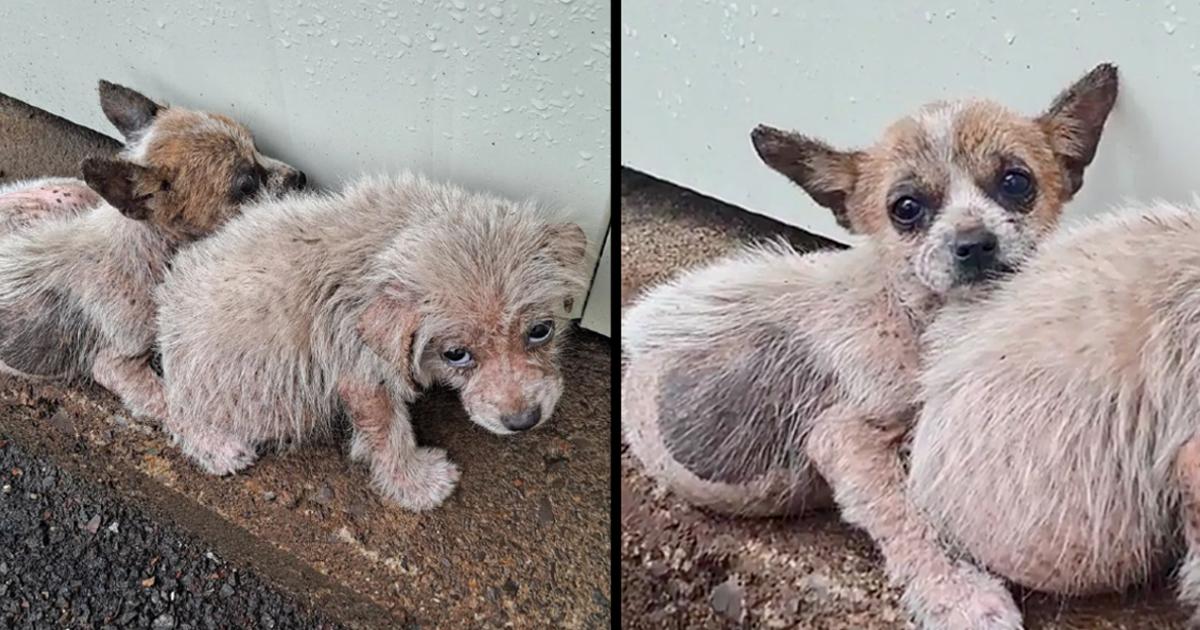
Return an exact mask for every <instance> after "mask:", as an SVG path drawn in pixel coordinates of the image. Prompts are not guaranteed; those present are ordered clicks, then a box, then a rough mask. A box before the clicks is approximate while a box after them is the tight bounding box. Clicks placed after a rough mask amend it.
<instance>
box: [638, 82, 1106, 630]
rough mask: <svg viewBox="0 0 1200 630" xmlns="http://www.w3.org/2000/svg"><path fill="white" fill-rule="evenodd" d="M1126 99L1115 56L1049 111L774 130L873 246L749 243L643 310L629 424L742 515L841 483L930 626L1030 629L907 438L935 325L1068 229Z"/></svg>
mask: <svg viewBox="0 0 1200 630" xmlns="http://www.w3.org/2000/svg"><path fill="white" fill-rule="evenodd" d="M1116 92H1117V75H1116V68H1115V67H1113V66H1111V65H1101V66H1099V67H1097V68H1096V69H1094V70H1093V71H1092V72H1091V73H1089V74H1088V75H1086V76H1084V77H1083V78H1082V79H1080V80H1079V81H1078V82H1077V83H1075V84H1074V85H1072V86H1071V87H1070V88H1069V89H1067V90H1066V91H1065V92H1063V93H1062V94H1061V95H1060V96H1059V97H1058V98H1057V99H1056V100H1055V101H1054V103H1053V104H1052V105H1051V107H1050V109H1049V110H1048V111H1047V112H1046V113H1044V114H1042V115H1041V116H1038V117H1036V118H1032V119H1030V118H1025V117H1022V116H1019V115H1017V114H1014V113H1012V112H1009V111H1008V110H1006V109H1004V108H1003V107H1001V106H999V105H997V104H994V103H990V102H982V101H973V102H958V103H935V104H932V105H929V106H926V107H924V108H922V109H921V110H920V111H919V112H917V113H916V114H915V115H914V116H911V117H907V118H903V119H901V120H900V121H898V122H896V123H895V124H893V125H892V126H891V127H889V128H888V129H887V131H886V132H885V133H884V136H883V138H882V139H881V140H880V141H879V142H878V143H877V144H876V145H875V146H873V147H871V148H869V149H866V150H861V151H837V150H834V149H833V148H831V147H829V146H827V145H825V144H823V143H821V142H819V141H816V140H813V139H810V138H806V137H804V136H800V135H797V134H791V133H785V132H782V131H778V130H775V129H772V128H769V127H759V128H758V129H756V130H755V131H754V133H753V134H752V139H753V141H754V146H755V148H756V149H757V151H758V154H759V156H760V157H762V159H763V160H764V161H765V162H766V163H767V164H768V165H769V166H771V167H772V168H774V169H775V170H777V171H779V172H781V173H782V174H784V175H786V176H787V177H788V178H790V179H791V180H792V181H794V182H795V183H797V184H799V185H800V186H801V187H802V188H803V189H804V190H805V191H806V192H807V193H808V194H809V195H810V196H811V197H812V198H813V199H814V200H815V201H817V202H818V203H820V204H821V205H823V206H825V207H827V208H829V209H830V210H832V211H833V212H834V215H835V216H836V217H837V219H838V221H839V223H841V224H842V225H843V226H844V227H846V228H847V229H849V230H850V231H851V232H853V233H855V234H859V235H864V236H866V240H865V242H864V243H862V244H861V245H859V246H857V247H854V248H852V249H849V250H846V251H839V252H818V253H811V254H807V255H799V254H796V253H795V252H793V251H791V250H790V249H788V248H786V247H784V246H775V247H765V248H758V249H751V250H747V251H745V252H743V253H741V254H739V255H737V256H735V257H733V258H731V259H729V260H726V261H723V262H719V263H717V264H714V265H712V266H710V267H707V268H704V269H700V270H697V271H693V272H691V273H688V274H685V275H683V276H682V277H680V278H678V279H677V280H675V281H674V282H672V283H669V284H667V285H665V286H662V287H659V288H657V289H655V290H652V291H650V292H649V293H648V294H647V295H646V296H645V297H644V298H643V299H642V300H641V301H639V302H638V303H637V304H636V305H634V306H632V307H631V308H630V309H629V310H628V311H627V313H626V315H625V319H624V322H623V325H624V328H623V330H624V333H625V336H624V346H623V348H624V351H625V356H626V359H627V365H626V366H625V374H624V380H623V384H622V392H623V402H624V405H623V410H624V411H623V414H624V415H623V427H624V430H625V436H626V440H627V442H628V443H629V447H630V449H631V451H632V452H633V454H634V455H635V456H637V457H638V458H639V459H640V460H641V462H642V463H643V464H644V465H645V467H646V470H647V472H648V474H649V475H650V476H651V477H653V478H655V479H657V480H658V481H659V482H661V483H662V484H663V485H665V486H667V487H669V488H671V489H672V490H674V491H675V492H676V493H677V494H679V495H680V496H682V497H683V498H684V499H686V500H688V501H690V502H692V503H695V504H697V505H700V506H703V507H707V508H710V509H714V510H717V511H722V512H729V513H734V514H747V515H776V514H785V513H796V512H800V511H802V510H806V509H812V508H815V507H820V506H823V505H828V503H829V501H830V498H831V496H830V495H831V494H832V499H833V500H834V502H835V503H836V504H837V505H838V506H839V507H840V508H841V510H842V515H843V516H844V518H846V520H848V521H849V522H851V523H853V524H855V525H858V526H860V527H862V528H863V529H865V530H866V531H867V532H868V533H869V534H870V535H871V536H872V537H873V538H874V539H875V540H876V541H877V542H878V543H879V545H880V546H881V548H882V550H883V553H884V557H885V559H886V561H887V565H888V570H889V573H890V575H892V576H893V578H894V579H895V580H897V581H899V582H900V583H902V584H904V585H905V586H906V599H907V603H908V605H909V607H910V609H912V610H913V611H914V613H915V614H916V616H917V617H918V619H919V620H920V621H921V622H922V623H923V624H924V625H926V626H928V627H936V628H960V627H964V628H965V627H989V628H991V627H1011V626H1012V625H1015V624H1017V623H1019V612H1018V611H1017V610H1016V608H1015V606H1014V604H1013V602H1012V599H1011V596H1010V595H1009V594H1008V593H1007V592H1006V591H1005V590H1004V589H1003V588H1002V587H1001V585H1000V584H999V583H997V582H995V581H994V580H992V579H990V578H988V577H986V576H985V575H983V574H982V573H979V572H977V571H975V570H973V569H970V568H969V567H966V566H958V565H955V564H953V563H951V562H950V561H949V560H948V559H947V558H945V557H944V555H943V554H942V553H941V551H940V550H939V549H938V547H937V546H936V545H935V544H934V541H933V537H932V533H931V532H930V531H929V530H928V528H927V527H926V526H925V524H924V523H923V522H922V521H921V520H920V519H919V518H918V517H917V515H916V514H915V512H914V511H913V509H912V507H911V505H910V504H909V502H908V500H907V498H906V497H905V496H904V492H903V490H904V488H903V485H904V472H903V468H902V464H901V461H900V459H899V454H898V448H899V444H900V441H901V439H902V438H903V437H904V435H905V433H906V432H907V430H908V428H909V426H910V421H911V420H912V415H913V410H914V402H915V401H916V396H917V370H918V367H919V362H918V358H919V353H920V344H919V335H920V333H921V331H922V330H923V329H924V328H925V326H926V324H927V323H928V322H929V321H930V320H931V319H932V318H933V316H934V315H935V314H936V313H937V311H938V309H939V308H940V307H941V306H942V305H943V304H944V303H945V302H946V301H947V300H968V299H970V298H971V297H972V296H973V295H975V294H977V293H978V292H980V291H982V290H983V289H984V288H985V287H986V286H987V285H988V284H990V282H989V281H990V280H991V279H993V278H997V277H1000V276H1002V275H1004V274H1006V273H1007V272H1009V271H1011V270H1012V269H1014V268H1015V267H1016V266H1017V265H1019V264H1020V262H1021V261H1022V260H1023V259H1024V258H1025V257H1027V256H1028V255H1029V254H1030V253H1031V252H1032V251H1033V249H1034V247H1035V245H1036V243H1037V242H1038V241H1040V240H1041V239H1042V238H1043V236H1044V235H1045V234H1047V233H1048V232H1049V231H1050V230H1051V229H1052V227H1053V226H1054V225H1055V224H1056V222H1057V220H1058V218H1059V215H1060V213H1061V210H1062V207H1063V204H1064V203H1065V202H1066V201H1067V200H1069V199H1070V198H1071V197H1072V196H1073V195H1074V194H1075V193H1076V192H1077V191H1078V190H1079V187H1080V186H1081V184H1082V181H1083V179H1082V178H1083V171H1084V168H1085V167H1086V166H1087V165H1088V164H1089V163H1090V162H1091V160H1092V158H1093V156H1094V154H1095V151H1096V147H1097V144H1098V142H1099V140H1100V134H1101V131H1102V129H1103V126H1104V122H1105V120H1106V118H1107V116H1108V113H1109V111H1110V109H1111V107H1112V105H1113V102H1114V100H1115V98H1116ZM830 490H832V492H831V491H830Z"/></svg>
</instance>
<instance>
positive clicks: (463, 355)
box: [442, 348, 475, 367]
mask: <svg viewBox="0 0 1200 630" xmlns="http://www.w3.org/2000/svg"><path fill="white" fill-rule="evenodd" d="M442 358H443V359H445V360H446V363H449V364H450V365H453V366H454V367H468V366H470V365H471V364H473V363H474V362H475V358H474V357H472V356H471V351H470V350H467V349H466V348H450V349H449V350H447V351H445V352H443V353H442Z"/></svg>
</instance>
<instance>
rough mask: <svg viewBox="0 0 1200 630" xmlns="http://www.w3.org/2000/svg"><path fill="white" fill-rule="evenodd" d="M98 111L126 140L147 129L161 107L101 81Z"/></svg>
mask: <svg viewBox="0 0 1200 630" xmlns="http://www.w3.org/2000/svg"><path fill="white" fill-rule="evenodd" d="M100 109H103V110H104V115H105V117H107V118H108V121H109V122H111V123H112V124H113V126H114V127H116V128H117V131H120V132H121V135H123V136H125V139H126V140H128V139H131V138H132V137H133V136H136V135H138V134H139V133H140V132H142V131H143V130H145V129H146V127H149V126H150V123H152V122H154V117H155V116H157V115H158V112H159V110H161V109H162V107H160V106H159V104H158V103H155V102H154V101H152V100H150V99H148V98H146V97H145V96H143V95H142V94H140V93H138V92H135V91H134V90H131V89H129V88H127V87H125V86H123V85H117V84H116V83H109V82H108V81H105V80H103V79H101V80H100Z"/></svg>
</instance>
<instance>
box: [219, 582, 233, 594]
mask: <svg viewBox="0 0 1200 630" xmlns="http://www.w3.org/2000/svg"><path fill="white" fill-rule="evenodd" d="M220 594H221V597H233V586H232V585H230V584H229V583H225V584H223V585H222V586H221V591H220Z"/></svg>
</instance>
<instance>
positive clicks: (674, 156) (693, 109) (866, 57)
mask: <svg viewBox="0 0 1200 630" xmlns="http://www.w3.org/2000/svg"><path fill="white" fill-rule="evenodd" d="M622 8H623V9H624V11H623V13H622V15H621V21H622V27H621V28H622V37H621V43H622V53H623V56H622V62H621V74H622V85H623V87H624V89H623V90H622V92H621V107H622V111H623V114H624V115H623V119H622V128H621V141H622V155H621V160H622V163H623V164H625V165H628V166H632V167H634V168H637V169H639V170H642V171H645V172H648V173H651V174H653V175H656V176H658V177H662V178H665V179H667V180H670V181H673V182H676V183H679V184H682V185H685V186H687V187H689V188H693V189H695V190H698V191H700V192H703V193H707V194H710V195H712V196H715V197H718V198H721V199H723V200H726V201H729V202H731V203H735V204H739V205H742V206H744V207H747V208H750V209H752V210H754V211H757V212H761V213H763V214H767V215H769V216H773V217H776V218H778V219H781V220H784V221H787V222H789V223H793V224H795V225H799V226H801V227H804V228H806V229H809V230H812V231H815V232H818V233H821V234H824V235H827V236H831V237H833V238H836V239H843V240H844V238H845V236H846V235H845V233H844V232H843V231H842V230H841V229H840V228H838V227H837V226H836V224H835V223H834V222H833V219H832V217H831V216H829V214H828V212H827V211H825V210H824V209H822V208H820V207H819V206H817V205H816V204H815V203H813V202H811V201H809V199H808V198H807V197H806V196H805V195H804V193H803V192H802V191H800V190H799V189H798V188H796V187H794V186H793V185H791V184H790V183H788V182H787V180H785V179H784V178H783V177H782V176H780V175H778V174H776V173H775V172H773V171H771V170H770V169H768V168H767V167H766V166H765V165H763V164H762V163H761V162H760V161H759V160H758V157H757V156H756V155H755V153H754V150H753V148H752V146H751V144H750V139H749V134H750V130H751V129H752V128H753V127H754V126H755V125H756V124H758V123H769V124H772V125H776V126H781V127H786V128H794V129H797V130H799V131H802V132H804V133H807V134H810V135H816V136H819V137H822V138H825V139H826V140H828V141H830V142H832V143H834V144H835V145H838V146H851V145H864V144H867V143H870V142H872V141H873V140H874V139H875V138H876V137H877V136H878V135H879V133H880V132H881V131H882V130H883V128H884V127H885V126H886V125H887V124H888V123H890V122H891V121H892V120H895V119H896V118H899V117H900V116H901V115H903V114H906V113H908V112H911V111H912V110H913V109H915V108H916V107H917V106H918V105H920V104H921V103H924V102H927V101H931V100H935V99H939V98H956V97H962V96H981V97H990V98H995V99H997V100H1000V101H1001V102H1003V103H1006V104H1008V105H1009V106H1011V107H1013V108H1015V109H1018V110H1020V111H1024V112H1028V113H1031V114H1032V113H1036V112H1038V111H1040V110H1042V109H1043V108H1045V107H1046V106H1047V105H1049V103H1050V101H1051V100H1052V98H1053V97H1054V96H1055V94H1057V92H1058V91H1059V90H1061V89H1062V88H1064V87H1066V86H1067V85H1068V84H1070V83H1071V82H1072V81H1073V80H1074V79H1076V78H1077V77H1079V76H1081V75H1082V74H1084V73H1085V72H1086V71H1088V70H1089V69H1091V68H1092V67H1093V66H1095V65H1096V64H1097V63H1099V62H1102V61H1113V62H1115V63H1117V64H1118V65H1119V67H1120V71H1121V95H1120V97H1119V98H1118V100H1117V105H1116V107H1115V108H1114V110H1113V113H1112V116H1111V118H1110V119H1109V124H1108V126H1107V128H1106V131H1105V137H1104V138H1103V140H1102V141H1101V144H1100V150H1099V155H1098V157H1097V159H1096V161H1095V162H1094V163H1093V165H1092V166H1091V168H1090V170H1089V171H1088V173H1087V174H1086V175H1085V178H1084V182H1085V183H1084V187H1083V190H1082V191H1081V193H1080V195H1079V196H1078V197H1077V198H1076V200H1075V202H1074V203H1073V204H1072V206H1071V209H1070V212H1069V214H1068V216H1069V217H1079V216H1082V215H1085V214H1090V213H1096V212H1100V211H1103V210H1105V209H1107V208H1109V207H1111V206H1112V205H1114V204H1116V203H1118V202H1120V201H1121V200H1122V199H1123V198H1126V197H1132V198H1137V199H1144V200H1148V199H1153V198H1158V197H1161V198H1165V199H1168V200H1180V201H1187V200H1190V198H1191V194H1192V191H1193V190H1200V126H1197V120H1198V118H1197V113H1198V112H1200V50H1198V49H1197V44H1198V43H1200V2H1195V1H1193V2H1169V1H1168V2H1159V1H1153V2H1130V1H1127V0H1094V1H1092V2H1066V3H1064V2H1048V3H1047V2H1033V1H1020V0H1018V1H1005V2H982V1H972V0H961V1H959V2H948V1H945V0H930V1H923V2H917V1H915V0H891V1H887V2H883V1H877V2H845V1H844V0H843V1H835V0H807V1H805V2H784V1H779V2H764V3H755V2H744V1H740V0H739V1H737V2H716V1H707V0H680V1H672V2H625V3H623V6H622Z"/></svg>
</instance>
